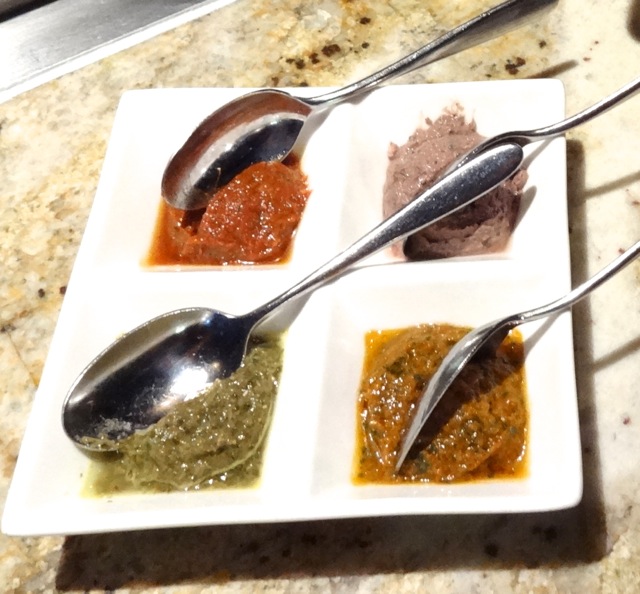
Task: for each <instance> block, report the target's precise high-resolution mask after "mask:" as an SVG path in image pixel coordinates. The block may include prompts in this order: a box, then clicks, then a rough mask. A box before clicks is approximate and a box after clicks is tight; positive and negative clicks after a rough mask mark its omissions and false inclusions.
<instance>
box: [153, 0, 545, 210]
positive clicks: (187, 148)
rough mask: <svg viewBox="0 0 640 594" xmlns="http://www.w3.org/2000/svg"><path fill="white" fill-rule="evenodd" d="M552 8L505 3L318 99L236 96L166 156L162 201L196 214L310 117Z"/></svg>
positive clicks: (268, 93)
mask: <svg viewBox="0 0 640 594" xmlns="http://www.w3.org/2000/svg"><path fill="white" fill-rule="evenodd" d="M556 3H557V0H508V1H507V2H504V3H502V4H499V5H498V6H496V7H494V8H491V9H489V10H487V11H486V12H483V13H482V14H480V15H479V16H477V17H475V18H473V19H471V20H470V21H468V22H467V23H465V24H463V25H460V26H459V27H456V28H455V29H453V30H452V31H449V32H448V33H445V34H444V35H442V36H441V37H440V38H438V39H436V40H435V41H433V42H431V43H429V44H427V45H425V46H424V47H422V48H421V49H419V50H417V51H415V52H413V53H412V54H409V55H408V56H406V57H405V58H402V59H401V60H399V61H397V62H395V63H394V64H391V65H390V66H387V67H386V68H383V69H382V70H380V71H378V72H376V73H374V74H372V75H370V76H368V77H366V78H364V79H362V80H361V81H359V82H355V83H353V84H350V85H348V86H346V87H344V88H342V89H339V90H337V91H333V92H330V93H326V94H324V95H320V96H318V97H312V98H304V99H303V98H300V97H293V96H292V95H290V94H288V93H285V92H283V91H278V90H275V89H264V90H260V91H255V92H253V93H248V94H246V95H243V96H242V97H239V98H238V99H236V100H234V101H231V102H230V103H228V104H226V105H224V106H223V107H221V108H220V109H218V110H217V111H215V112H214V113H213V114H211V115H210V116H209V117H207V118H206V119H205V120H204V121H203V122H202V123H201V124H199V125H198V127H197V128H196V129H195V131H194V132H193V133H192V134H191V136H190V137H189V138H188V139H187V141H186V142H185V144H184V145H183V146H182V147H181V148H180V149H179V150H178V152H177V153H176V154H175V155H174V156H173V157H172V159H171V160H170V161H169V163H168V164H167V167H166V169H165V172H164V176H163V179H162V196H163V197H164V199H165V200H166V201H167V203H168V204H170V205H171V206H174V207H176V208H181V209H184V210H192V209H198V208H203V207H205V206H206V205H207V203H208V202H209V200H210V199H211V194H212V192H213V191H214V190H215V189H216V188H217V187H219V186H222V185H224V184H226V183H227V182H229V181H230V180H231V179H232V178H233V177H234V176H235V175H237V174H238V173H240V172H241V171H243V170H244V169H246V168H247V167H249V166H250V165H252V164H254V163H258V162H260V161H274V160H281V159H284V157H286V156H287V155H288V154H289V152H290V151H291V149H292V148H293V146H294V145H295V143H296V140H297V139H298V137H299V135H300V132H301V130H302V126H303V125H304V123H305V122H306V121H307V119H308V118H309V117H310V116H311V115H312V113H313V114H315V113H319V112H320V111H322V110H326V109H327V108H329V107H332V106H333V105H335V104H336V103H338V102H342V101H348V100H350V99H353V98H354V97H356V96H358V95H360V94H362V93H364V92H366V91H368V90H371V89H372V88H374V87H376V86H378V85H380V84H382V83H384V82H386V81H388V80H389V79H391V78H394V77H397V76H400V75H402V74H406V73H408V72H411V71H412V70H414V69H416V68H418V67H421V66H423V65H426V64H429V63H431V62H435V61H437V60H440V59H441V58H446V57H447V56H451V55H453V54H455V53H457V52H460V51H462V50H465V49H468V48H470V47H473V46H474V45H478V44H480V43H484V42H485V41H488V40H490V39H492V38H494V37H498V36H499V35H502V34H503V33H506V32H507V31H509V30H512V29H515V28H516V27H519V26H521V25H524V24H525V23H528V22H531V21H532V20H533V18H534V17H536V16H539V15H540V13H541V12H542V11H544V10H547V9H550V8H551V7H552V6H554V5H555V4H556Z"/></svg>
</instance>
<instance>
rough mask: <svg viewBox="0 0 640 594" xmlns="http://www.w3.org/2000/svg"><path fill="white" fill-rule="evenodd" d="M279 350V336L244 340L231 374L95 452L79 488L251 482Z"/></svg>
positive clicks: (96, 491)
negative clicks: (113, 449) (113, 446)
mask: <svg viewBox="0 0 640 594" xmlns="http://www.w3.org/2000/svg"><path fill="white" fill-rule="evenodd" d="M282 355H283V349H282V344H281V337H280V336H270V337H265V338H264V339H263V340H259V339H256V340H254V341H252V343H251V345H250V347H249V351H248V352H247V355H246V357H245V360H244V362H243V364H242V366H241V367H240V369H238V371H236V372H235V373H234V374H233V375H231V376H230V377H228V378H225V379H221V380H217V381H216V382H215V383H214V384H213V385H212V386H211V388H210V389H208V390H207V391H206V392H204V393H203V394H201V395H200V396H198V397H197V398H193V399H191V400H187V401H185V402H182V403H181V404H179V405H178V406H176V407H175V408H174V409H173V410H172V411H171V412H170V413H168V414H167V415H166V416H165V417H163V418H162V419H161V420H160V421H158V422H157V423H156V424H155V425H153V426H152V427H150V428H149V429H147V430H146V431H144V432H138V433H135V434H134V435H132V436H131V437H129V438H127V439H126V440H124V441H123V442H122V444H121V449H120V451H119V452H117V453H105V454H97V455H96V456H95V459H94V460H93V461H92V463H91V469H90V472H89V476H88V479H87V481H86V488H85V492H86V494H88V495H105V494H112V493H117V492H121V491H171V490H189V489H201V488H205V487H224V486H235V487H246V486H251V485H253V484H255V483H256V481H257V480H258V479H259V477H260V469H261V464H262V451H263V447H264V441H265V436H266V434H267V432H268V429H269V425H270V421H271V414H272V412H273V406H274V401H275V397H276V394H277V391H278V385H279V381H280V373H281V369H282Z"/></svg>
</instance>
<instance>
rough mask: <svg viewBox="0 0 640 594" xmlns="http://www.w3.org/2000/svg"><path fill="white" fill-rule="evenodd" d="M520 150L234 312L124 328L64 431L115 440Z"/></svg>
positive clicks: (454, 204) (470, 193)
mask: <svg viewBox="0 0 640 594" xmlns="http://www.w3.org/2000/svg"><path fill="white" fill-rule="evenodd" d="M523 157H524V153H523V150H522V148H521V147H520V146H519V145H516V144H510V143H505V144H504V145H502V146H498V147H494V148H493V149H490V150H489V151H487V152H485V153H483V154H482V155H480V157H479V158H478V159H475V160H473V161H471V162H470V163H468V164H466V165H464V166H463V167H461V168H459V169H457V170H456V171H454V172H453V173H452V174H451V175H449V176H446V177H444V178H443V179H442V180H440V181H439V182H438V183H436V184H435V185H434V186H432V187H431V188H430V189H428V190H426V191H425V192H423V193H422V194H421V195H420V196H418V197H417V198H416V200H414V201H413V202H410V203H409V204H408V205H407V206H405V207H404V208H403V209H401V210H400V211H398V212H397V213H396V214H394V215H392V216H391V217H389V218H388V219H386V220H385V221H383V222H382V223H380V224H379V225H378V226H377V227H375V228H374V229H373V230H371V231H369V232H368V233H366V234H365V235H364V236H363V237H362V238H361V239H359V240H358V241H356V242H355V243H354V244H352V245H351V247H349V248H347V249H346V250H344V251H343V252H342V253H340V254H339V255H337V256H335V257H334V258H332V259H331V260H329V262H327V263H326V264H324V265H323V266H321V267H320V268H318V269H317V270H316V271H315V272H313V273H311V274H310V275H309V276H307V277H306V278H304V279H303V280H301V281H300V282H298V283H297V284H296V285H294V286H293V287H291V288H290V289H288V290H287V291H285V292H284V293H282V294H280V295H279V296H277V297H275V298H274V299H272V300H271V301H269V302H268V303H266V304H264V305H262V306H260V307H258V308H257V309H255V310H253V311H251V312H249V313H247V314H244V315H239V316H235V315H230V314H226V313H223V312H220V311H217V310H214V309H208V308H203V307H193V308H188V309H179V310H176V311H172V312H169V313H167V314H164V315H161V316H159V317H157V318H154V319H152V320H150V321H148V322H146V323H145V324H142V325H141V326H139V327H138V328H136V329H135V330H132V331H131V332H129V333H128V334H125V335H124V336H123V337H122V338H120V339H119V340H117V341H116V342H114V343H113V344H112V345H111V346H110V347H108V348H107V349H106V350H104V351H103V352H102V353H101V354H100V355H98V356H97V357H96V358H95V359H94V360H93V361H92V362H91V363H90V364H89V365H88V366H87V367H86V368H85V370H84V371H83V372H82V373H81V374H80V376H79V377H78V379H77V380H76V382H75V383H74V385H73V386H72V387H71V389H70V391H69V393H68V394H67V397H66V399H65V402H64V405H63V410H62V422H63V427H64V429H65V431H66V432H67V434H68V435H69V437H71V439H73V440H74V441H76V442H77V443H79V445H81V446H83V447H87V448H88V449H92V446H90V445H87V444H86V443H83V438H87V437H89V438H91V437H93V438H99V437H101V436H104V437H108V438H110V439H112V440H115V441H117V440H120V439H122V438H123V437H126V436H127V435H130V434H131V433H133V432H134V431H136V430H139V429H144V428H146V427H148V426H149V425H152V424H153V423H155V422H157V421H158V420H159V419H160V418H161V417H162V416H164V415H165V414H166V413H167V412H168V411H169V410H170V409H171V408H172V407H173V406H174V405H175V404H177V403H179V402H180V401H183V400H185V399H188V398H192V397H193V396H195V395H197V394H198V393H199V392H200V391H202V390H203V389H205V388H207V387H208V386H209V385H211V383H212V382H213V381H214V380H215V379H217V378H219V377H225V376H228V375H229V374H231V373H232V372H233V371H235V370H236V369H237V368H238V367H239V366H240V364H241V362H242V360H243V357H244V355H245V351H246V348H247V342H248V340H249V337H250V335H251V333H252V332H253V331H254V328H255V327H256V326H258V324H260V323H261V322H262V321H264V320H265V318H266V317H267V316H269V315H270V314H272V313H273V312H274V311H275V310H276V309H278V308H280V307H281V306H283V305H284V304H285V303H287V302H288V301H290V300H291V299H293V298H294V297H297V296H300V295H302V294H305V293H308V292H310V291H311V290H312V289H315V288H317V287H319V286H321V285H323V284H325V283H327V282H328V281H331V280H333V279H335V278H336V277H337V276H338V275H340V274H341V273H342V272H344V271H346V270H347V269H348V268H349V267H351V266H353V265H354V264H355V263H357V262H358V261H360V260H362V259H363V258H365V257H366V256H369V255H371V254H373V253H375V252H377V251H378V250H380V249H382V248H384V247H386V246H388V245H390V244H391V243H393V242H395V241H398V240H401V239H403V238H405V237H407V236H408V235H410V234H411V233H414V232H415V231H416V230H418V229H421V228H423V227H425V226H426V225H428V224H430V223H432V222H434V221H436V220H438V219H440V218H442V217H443V216H445V215H447V214H449V213H450V212H453V211H455V210H458V209H459V208H461V207H463V206H465V205H466V204H469V203H470V202H472V201H473V200H475V199H477V198H479V197H480V196H481V195H483V194H485V193H486V192H488V191H490V190H491V189H493V188H494V187H496V186H497V185H498V184H499V183H501V182H502V181H504V180H505V179H507V178H508V177H510V176H511V175H512V174H513V173H515V172H516V170H517V169H518V167H519V166H520V165H521V163H522V159H523ZM185 386H186V387H185ZM93 449H98V448H97V447H94V448H93ZM99 449H102V450H104V449H105V448H104V447H100V448H99Z"/></svg>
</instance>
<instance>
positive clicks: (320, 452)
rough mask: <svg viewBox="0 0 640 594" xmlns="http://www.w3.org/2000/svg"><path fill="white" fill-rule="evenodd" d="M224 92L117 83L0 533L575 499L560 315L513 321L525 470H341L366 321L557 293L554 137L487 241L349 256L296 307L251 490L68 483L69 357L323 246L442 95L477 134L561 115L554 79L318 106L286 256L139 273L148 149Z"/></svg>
mask: <svg viewBox="0 0 640 594" xmlns="http://www.w3.org/2000/svg"><path fill="white" fill-rule="evenodd" d="M241 92H242V91H241V90H239V89H188V90H187V89H185V90H164V89H163V90H145V91H131V92H128V93H126V94H125V95H124V96H123V98H122V101H121V104H120V106H119V108H118V112H117V115H116V119H115V123H114V128H113V134H112V138H111V141H110V144H109V149H108V152H107V156H106V159H105V163H104V169H103V173H102V176H101V179H100V184H99V187H98V191H97V194H96V198H95V202H94V205H93V209H92V213H91V216H90V219H89V223H88V225H87V228H86V232H85V236H84V239H83V242H82V245H81V248H80V251H79V254H78V258H77V261H76V264H75V267H74V270H73V274H72V278H71V280H70V283H69V287H68V291H67V295H66V297H65V301H64V305H63V308H62V311H61V314H60V318H59V322H58V326H57V328H56V332H55V334H54V337H53V340H52V343H51V348H50V353H49V356H48V359H47V363H46V365H45V369H44V372H43V375H42V381H41V384H40V387H39V390H38V393H37V395H36V398H35V401H34V405H33V412H32V415H31V418H30V420H29V424H28V427H27V431H26V433H25V436H24V440H23V443H22V448H21V451H20V456H19V460H18V464H17V467H16V471H15V475H14V477H13V481H12V484H11V488H10V491H9V495H8V498H7V503H6V507H5V510H4V516H3V524H2V529H3V531H4V532H6V533H9V534H19V535H39V534H74V533H88V532H100V531H109V530H128V529H141V528H155V527H166V526H188V525H206V524H215V523H241V522H270V521H287V520H302V519H320V518H337V517H349V516H364V515H369V516H373V515H383V514H394V515H399V514H431V513H482V512H515V511H534V510H535V511H539V510H550V509H558V508H563V507H569V506H572V505H574V504H576V503H577V502H578V501H579V499H580V497H581V492H582V475H581V460H580V444H579V432H578V415H577V402H576V392H575V377H574V368H573V344H572V335H571V318H570V314H569V313H567V314H563V315H562V316H560V317H559V318H557V319H556V320H555V321H554V322H553V323H550V324H549V323H547V324H545V323H538V324H537V325H534V324H531V325H529V326H526V327H524V328H523V334H524V336H525V338H526V339H527V343H526V345H527V360H526V375H527V382H528V393H529V405H530V432H529V473H528V475H527V476H526V477H525V478H520V479H516V480H501V481H493V482H490V481H486V482H474V483H469V484H454V485H434V484H426V485H412V486H407V485H399V486H371V487H362V486H354V485H353V484H352V483H351V479H350V477H351V463H352V460H353V451H354V448H355V418H356V409H355V406H356V398H357V394H356V390H357V385H358V380H359V373H360V369H361V367H362V362H363V337H364V334H365V332H366V331H367V330H371V329H383V328H397V327H402V326H407V325H413V324H418V323H422V322H449V323H453V324H464V325H477V324H480V323H483V322H486V321H488V320H489V319H491V318H494V317H496V316H498V315H502V314H506V313H512V312H513V311H514V310H516V309H521V308H525V307H529V306H533V305H539V304H541V303H543V302H546V301H548V300H551V299H552V298H554V297H556V296H559V295H560V294H563V293H564V292H566V291H567V290H568V288H569V283H570V267H569V247H568V238H567V212H566V182H565V143H564V140H563V139H556V140H553V141H552V142H549V143H546V144H544V145H543V146H542V148H541V149H540V147H537V148H536V154H535V158H533V159H532V160H531V161H530V162H529V167H528V170H529V181H528V182H527V186H526V188H525V200H524V202H525V207H524V208H523V212H522V215H521V217H520V220H519V223H518V226H517V228H516V230H515V233H514V236H513V238H512V241H511V243H510V246H509V247H508V248H507V249H506V250H505V251H504V252H503V253H501V254H495V255H492V256H491V257H482V258H470V259H469V258H468V259H453V260H441V261H437V262H422V263H399V262H397V261H396V260H393V259H392V258H391V257H390V256H389V255H388V254H387V253H381V254H379V255H377V256H375V257H374V258H372V259H371V260H370V262H369V263H374V262H375V263H377V264H378V265H377V266H366V267H362V268H361V269H360V270H357V271H355V272H352V273H351V274H349V275H347V276H345V277H343V278H342V279H341V280H339V281H338V282H336V283H334V284H333V285H331V286H329V287H325V288H323V289H321V290H320V291H318V292H317V293H316V294H315V295H313V296H312V297H311V298H310V299H309V300H308V301H307V303H306V304H305V306H304V308H303V309H302V311H301V313H300V314H299V315H298V316H297V317H296V318H295V320H294V321H293V323H292V324H291V327H290V330H289V333H288V335H287V339H286V346H285V360H284V369H283V377H282V384H281V388H280V391H279V394H278V399H277V404H276V410H275V413H274V418H273V423H272V426H271V429H270V433H269V437H268V442H267V447H266V452H265V460H264V467H263V473H262V480H261V482H260V484H259V486H257V487H255V488H252V489H239V490H226V491H208V492H207V491H205V492H191V493H182V492H180V493H168V494H135V495H121V496H117V497H104V498H93V499H91V498H85V497H82V496H81V489H82V485H83V476H84V473H85V471H86V469H87V464H88V459H87V458H86V457H85V455H84V454H83V453H82V452H81V451H80V450H79V449H77V448H76V447H75V446H74V445H73V444H72V443H71V442H70V441H69V439H68V438H67V437H66V436H65V435H64V433H63V430H62V426H61V422H60V413H61V406H62V401H63V399H64V397H65V394H66V392H67V390H68V388H69V386H70V385H71V383H72V382H73V380H74V378H75V377H76V375H77V374H78V373H79V372H80V371H81V370H82V368H83V367H84V366H85V365H86V363H87V362H88V360H90V359H91V358H92V357H93V356H94V355H95V354H96V353H97V352H99V351H100V350H101V349H102V348H104V347H105V346H106V345H107V344H109V343H110V342H111V341H112V340H113V339H114V338H116V337H117V336H118V335H119V334H120V333H122V332H124V331H126V330H129V329H131V328H132V327H133V326H135V325H137V324H138V323H140V322H143V321H144V320H146V319H147V318H150V317H152V316H154V315H156V314H159V313H162V312H164V311H167V310H169V309H174V308H177V307H182V306H188V305H206V306H211V307H216V308H220V309H223V310H227V311H230V312H238V313H241V312H243V311H246V310H248V309H250V308H253V307H254V306H257V305H259V304H260V303H262V302H263V301H265V300H267V299H269V298H271V297H273V296H274V295H276V294H277V293H279V292H280V291H281V290H283V289H285V288H286V287H287V286H289V285H290V284H292V283H293V282H294V281H295V280H298V279H299V278H300V277H301V276H302V275H303V273H306V272H309V271H311V270H312V269H313V268H315V267H316V266H317V265H318V264H321V263H322V262H324V261H325V260H326V259H328V258H329V257H330V256H332V255H333V254H335V253H337V251H338V250H339V249H340V248H342V247H345V246H346V245H347V244H349V243H350V242H351V241H353V240H355V239H356V238H357V237H358V236H359V235H361V234H362V233H364V232H365V231H366V230H368V229H369V228H370V227H371V226H373V225H374V224H376V223H378V222H379V221H380V218H381V213H382V207H381V192H382V183H383V180H384V172H385V169H386V155H387V148H388V145H389V142H391V141H393V142H396V143H402V142H404V141H405V140H406V138H407V137H408V135H409V134H410V133H411V132H412V131H413V130H414V129H415V128H416V127H417V126H418V125H419V124H420V123H421V121H422V120H423V119H424V117H425V116H429V117H432V118H435V117H437V116H438V115H439V114H440V113H441V112H442V110H443V109H445V108H446V107H449V106H451V105H452V104H454V103H459V104H460V105H461V106H462V107H463V108H464V110H465V113H466V114H467V115H468V116H469V117H472V118H474V119H475V120H476V122H477V125H478V130H479V132H480V133H481V134H483V135H485V136H488V135H493V134H496V133H498V132H501V131H504V130H508V129H512V128H516V129H523V128H528V127H535V126H539V125H543V124H549V123H551V122H554V121H556V120H559V119H561V118H562V117H563V115H564V91H563V88H562V85H561V84H560V83H559V82H558V81H553V80H539V81H533V80H531V81H501V82H486V83H454V84H443V85H414V86H390V87H386V88H383V89H380V90H378V91H375V92H373V93H371V94H370V95H369V96H367V97H365V98H364V99H363V100H362V101H360V102H358V103H355V104H348V105H340V106H338V107H336V108H334V109H333V110H332V111H331V112H330V113H329V115H328V116H327V117H326V119H324V120H323V121H322V122H321V123H320V124H319V125H318V127H317V129H316V130H315V132H314V133H313V134H312V135H311V137H310V139H309V141H308V144H307V145H306V147H305V151H304V154H303V157H302V167H303V169H304V170H305V172H306V173H307V174H308V176H309V183H310V187H311V190H312V195H311V197H310V199H309V203H308V206H307V209H306V211H305V214H304V217H303V220H302V223H301V226H300V229H299V231H298V234H297V236H296V241H295V246H294V252H293V256H292V258H291V260H290V261H289V262H288V263H287V264H284V265H281V266H271V267H265V268H263V269H257V268H256V267H253V268H247V269H226V270H223V269H220V268H218V269H216V268H210V269H195V270H194V269H190V270H179V269H170V268H169V269H163V270H151V269H148V268H146V269H145V268H144V267H142V266H141V264H140V262H141V260H142V259H143V257H144V255H145V253H146V251H147V249H148V247H149V243H150V239H151V234H152V230H153V226H154V222H155V217H156V213H157V207H158V203H159V200H160V197H159V196H160V187H159V186H160V178H161V174H162V171H163V169H164V166H165V163H166V162H167V160H168V158H169V156H170V155H171V154H172V153H173V151H174V150H175V149H176V147H177V146H179V144H180V143H181V142H182V141H183V140H184V138H185V137H186V136H187V135H188V134H189V132H190V131H191V130H192V129H193V127H194V126H195V125H196V124H197V123H198V122H199V121H200V120H201V119H202V118H203V117H204V116H205V115H207V114H208V113H209V112H210V111H211V110H212V109H214V108H215V107H216V106H218V105H221V104H223V103H224V102H226V101H228V100H229V99H231V98H233V97H235V96H237V95H239V94H240V93H241ZM304 92H305V93H309V94H311V93H318V92H319V90H318V89H305V90H304ZM158 122H163V126H158ZM372 124H373V125H372ZM541 237H544V241H540V238H541ZM178 276H179V277H180V282H179V283H177V282H176V280H175V279H176V277H178ZM256 281H259V282H256ZM542 327H544V328H543V329H544V330H545V331H544V332H539V331H538V330H540V328H542ZM329 370H330V372H328V371H329ZM292 469H295V472H292ZM43 485H46V488H42V486H43Z"/></svg>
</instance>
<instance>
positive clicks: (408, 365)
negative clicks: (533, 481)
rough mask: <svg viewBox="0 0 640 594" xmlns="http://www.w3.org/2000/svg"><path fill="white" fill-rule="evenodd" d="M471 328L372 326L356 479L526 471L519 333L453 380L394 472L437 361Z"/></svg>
mask: <svg viewBox="0 0 640 594" xmlns="http://www.w3.org/2000/svg"><path fill="white" fill-rule="evenodd" d="M468 331H469V328H463V327H459V326H452V325H449V324H423V325H419V326H415V327H409V328H404V329H396V330H383V331H371V332H369V333H367V336H366V337H365V361H364V366H363V374H362V381H361V385H360V395H359V398H358V404H357V408H358V410H357V423H356V427H357V429H356V433H357V437H356V453H355V461H354V462H355V463H354V471H353V477H352V478H353V482H354V483H355V484H358V485H363V484H371V483H377V484H381V483H382V484H389V483H407V482H409V483H415V482H423V483H424V482H435V483H451V482H467V481H474V480H482V479H495V478H518V477H523V476H525V474H526V472H527V463H526V451H527V432H528V411H527V401H526V400H527V399H526V389H525V378H524V347H523V342H522V336H521V335H520V333H519V332H518V331H513V332H511V334H510V335H509V336H508V337H507V338H506V339H505V340H504V341H503V343H502V344H501V345H500V347H499V348H498V351H497V353H496V355H495V356H491V357H486V358H483V359H479V360H477V361H472V362H471V363H469V364H468V365H467V366H466V368H465V369H464V370H463V371H462V373H461V374H460V376H458V378H456V380H455V381H454V383H453V384H452V386H451V387H450V388H449V390H448V391H447V393H446V394H445V395H444V397H443V398H442V400H441V401H440V403H439V404H438V406H437V407H436V408H435V410H434V412H433V414H432V415H431V417H430V418H429V419H428V420H427V423H426V424H425V426H424V427H423V430H422V431H421V433H420V435H419V436H418V439H417V440H416V442H415V444H414V446H413V448H412V450H411V451H410V453H409V455H408V456H407V459H406V460H405V462H404V463H403V465H402V467H401V468H400V470H399V471H398V472H397V473H396V472H395V464H396V461H397V457H398V451H399V445H400V442H401V439H402V436H403V435H404V433H405V431H406V430H407V428H408V426H409V423H410V422H411V419H412V418H413V416H414V414H415V410H416V406H417V402H418V400H419V398H420V396H421V394H422V392H423V390H424V389H425V388H426V386H427V384H428V382H429V380H430V378H431V377H432V376H433V374H434V373H435V371H436V370H437V368H438V367H439V365H440V363H441V361H442V360H443V359H444V357H445V356H446V354H447V353H448V352H449V350H450V349H451V348H452V347H453V345H454V344H455V343H456V342H458V341H459V340H460V339H461V338H462V337H463V336H464V335H465V334H466V333H467V332H468Z"/></svg>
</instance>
